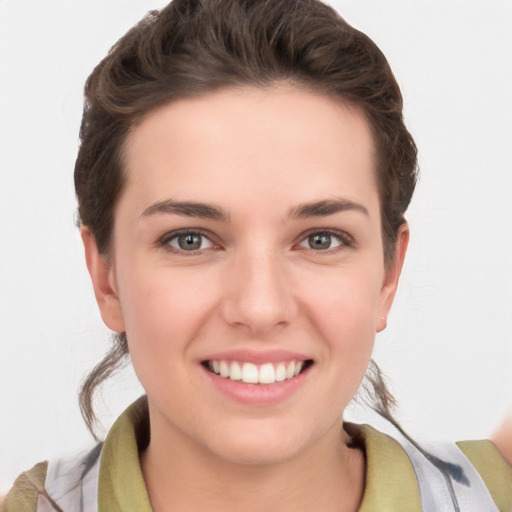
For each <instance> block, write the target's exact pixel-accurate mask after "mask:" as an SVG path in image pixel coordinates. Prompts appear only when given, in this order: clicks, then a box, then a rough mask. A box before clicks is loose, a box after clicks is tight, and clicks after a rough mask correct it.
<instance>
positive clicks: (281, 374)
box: [276, 363, 286, 382]
mask: <svg viewBox="0 0 512 512" xmlns="http://www.w3.org/2000/svg"><path fill="white" fill-rule="evenodd" d="M283 380H286V367H285V366H284V364H283V363H279V364H278V365H277V367H276V382H282V381H283Z"/></svg>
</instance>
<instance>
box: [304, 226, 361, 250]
mask: <svg viewBox="0 0 512 512" xmlns="http://www.w3.org/2000/svg"><path fill="white" fill-rule="evenodd" d="M317 234H318V235H324V234H325V235H330V236H333V237H336V238H337V239H338V240H339V241H340V245H339V246H337V247H334V248H332V249H325V250H319V249H313V248H312V247H311V248H305V249H307V250H310V251H313V252H315V253H318V254H332V253H336V252H340V251H343V250H344V249H346V248H347V247H353V246H354V238H353V237H352V236H351V235H349V234H348V233H347V232H346V231H341V230H338V229H332V228H312V229H309V230H307V231H305V232H304V233H301V235H300V237H299V241H298V242H297V245H298V244H301V243H302V242H304V241H305V240H306V239H307V238H308V237H310V236H311V235H317Z"/></svg>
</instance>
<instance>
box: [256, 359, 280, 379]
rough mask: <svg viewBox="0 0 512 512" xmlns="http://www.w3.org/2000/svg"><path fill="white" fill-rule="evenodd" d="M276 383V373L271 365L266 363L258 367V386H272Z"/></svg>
mask: <svg viewBox="0 0 512 512" xmlns="http://www.w3.org/2000/svg"><path fill="white" fill-rule="evenodd" d="M275 381H276V373H275V371H274V365H273V364H272V363H266V364H263V365H261V366H260V375H259V378H258V382H259V383H260V384H272V383H274V382H275Z"/></svg>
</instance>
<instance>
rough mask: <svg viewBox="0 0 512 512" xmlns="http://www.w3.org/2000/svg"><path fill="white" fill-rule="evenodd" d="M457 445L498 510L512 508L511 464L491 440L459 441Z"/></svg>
mask: <svg viewBox="0 0 512 512" xmlns="http://www.w3.org/2000/svg"><path fill="white" fill-rule="evenodd" d="M457 446H458V447H459V449H460V450H461V451H462V453H463V454H464V455H465V456H466V457H467V458H468V459H469V461H470V462H471V464H472V465H473V466H474V468H475V469H476V470H477V471H478V474H479V475H480V477H481V478H482V480H483V481H484V483H485V486H486V487H487V489H489V492H490V493H491V496H492V498H493V500H494V502H495V503H496V505H497V507H498V509H499V510H512V466H511V465H510V464H509V463H508V462H507V461H505V459H503V457H502V456H501V454H500V453H499V451H498V449H497V448H496V446H495V445H494V443H492V441H487V440H485V441H460V442H458V443H457Z"/></svg>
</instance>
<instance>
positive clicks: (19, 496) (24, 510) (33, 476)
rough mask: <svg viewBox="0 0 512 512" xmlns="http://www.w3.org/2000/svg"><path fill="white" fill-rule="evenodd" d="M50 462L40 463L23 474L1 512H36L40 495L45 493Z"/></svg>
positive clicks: (0, 509)
mask: <svg viewBox="0 0 512 512" xmlns="http://www.w3.org/2000/svg"><path fill="white" fill-rule="evenodd" d="M47 470H48V462H40V463H38V464H36V465H35V466H34V467H33V468H32V469H30V470H29V471H25V472H24V473H22V474H21V475H20V476H19V477H18V478H17V479H16V481H15V482H14V485H13V486H12V489H11V490H10V491H9V494H7V496H6V497H5V499H4V500H3V501H2V504H1V505H0V512H35V510H36V508H37V499H38V496H39V494H41V493H42V492H44V482H45V480H46V472H47Z"/></svg>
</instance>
